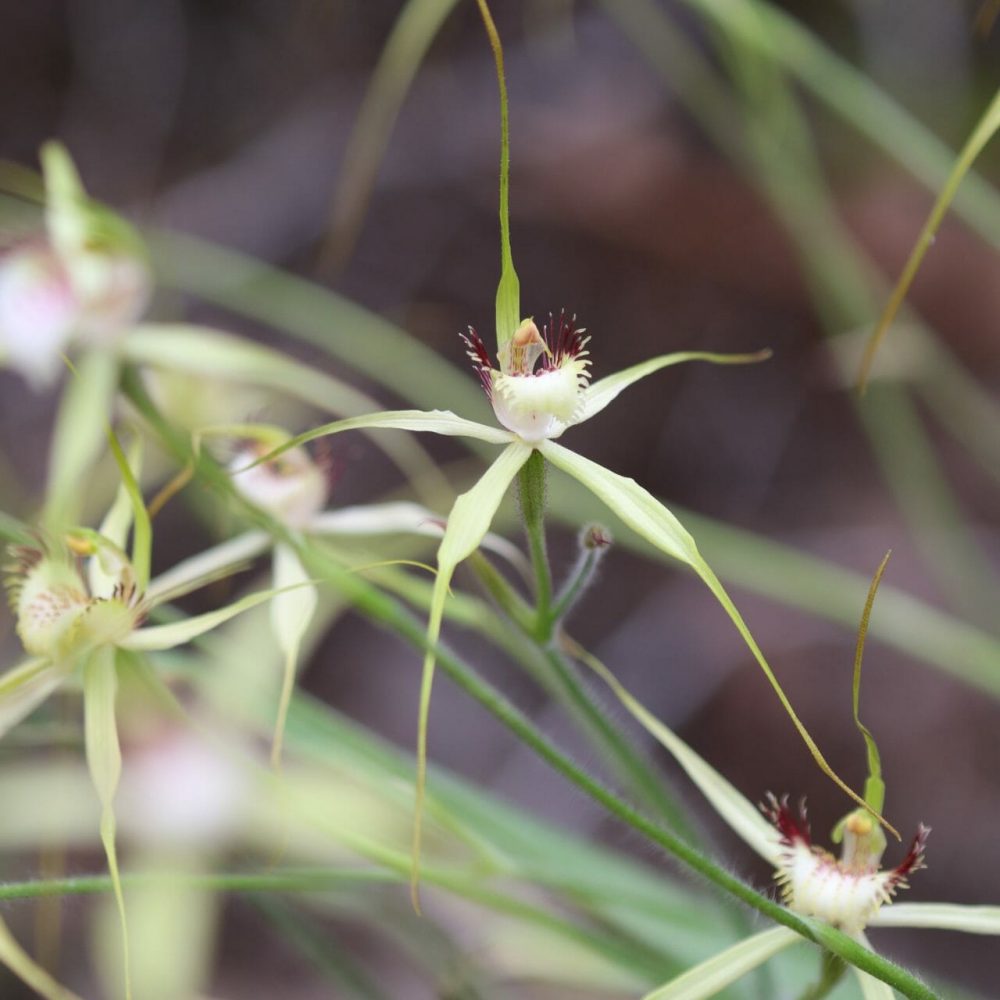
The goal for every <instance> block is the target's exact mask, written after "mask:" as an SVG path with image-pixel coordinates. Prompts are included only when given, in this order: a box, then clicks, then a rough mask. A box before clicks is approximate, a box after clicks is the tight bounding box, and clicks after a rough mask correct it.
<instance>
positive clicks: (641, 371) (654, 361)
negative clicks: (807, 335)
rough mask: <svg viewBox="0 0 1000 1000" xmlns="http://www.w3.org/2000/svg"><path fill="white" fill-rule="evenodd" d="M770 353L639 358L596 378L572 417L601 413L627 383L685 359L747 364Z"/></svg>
mask: <svg viewBox="0 0 1000 1000" xmlns="http://www.w3.org/2000/svg"><path fill="white" fill-rule="evenodd" d="M770 356H771V352H770V351H757V352H755V353H754V354H713V353H711V352H708V351H677V352H676V353H674V354H661V355H660V356H659V357H656V358H650V359H649V360H648V361H642V362H640V363H639V364H637V365H632V367H631V368H625V369H623V370H622V371H620V372H615V373H614V374H613V375H608V376H607V377H606V378H602V379H599V380H598V381H597V382H594V383H593V384H592V385H589V386H588V387H587V389H586V390H585V391H584V393H583V405H582V407H581V409H580V413H579V415H578V416H577V417H576V418H575V419H574V420H573V423H574V424H581V423H583V421H584V420H589V419H590V418H591V417H592V416H594V415H595V414H597V413H600V412H601V410H603V409H604V407H606V406H607V405H608V403H610V402H612V401H613V400H614V399H616V398H617V396H618V395H619V394H620V393H621V392H623V391H624V390H625V389H627V388H628V387H629V386H630V385H633V384H634V383H636V382H638V381H639V380H640V379H643V378H645V377H646V376H647V375H652V374H653V372H658V371H659V370H660V369H661V368H668V367H669V366H670V365H678V364H681V363H682V362H684V361H710V362H711V363H712V364H716V365H746V364H753V363H754V362H756V361H765V360H766V359H767V358H769V357H770Z"/></svg>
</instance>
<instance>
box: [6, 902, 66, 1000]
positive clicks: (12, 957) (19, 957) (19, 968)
mask: <svg viewBox="0 0 1000 1000" xmlns="http://www.w3.org/2000/svg"><path fill="white" fill-rule="evenodd" d="M0 962H3V964H4V965H6V966H7V968H8V969H10V971H11V972H13V973H14V975H15V976H17V977H18V978H19V979H20V980H22V982H24V983H26V984H27V985H28V986H30V987H31V988H32V989H33V990H34V991H35V992H36V993H37V994H38V995H39V996H42V997H45V1000H80V998H79V997H78V996H77V995H76V994H75V993H74V992H72V990H68V989H66V987H65V986H60V985H59V983H57V982H56V981H55V980H54V979H53V978H52V977H51V976H50V975H49V974H48V973H47V972H46V971H45V970H44V969H43V968H42V967H41V966H40V965H38V964H37V963H36V962H35V960H34V959H33V958H32V957H31V956H30V955H29V954H28V953H27V952H26V951H25V950H24V949H23V948H22V947H21V946H20V945H19V944H18V943H17V941H16V940H15V938H14V935H13V934H11V932H10V929H9V928H8V927H7V925H6V924H5V923H4V921H3V920H2V919H0Z"/></svg>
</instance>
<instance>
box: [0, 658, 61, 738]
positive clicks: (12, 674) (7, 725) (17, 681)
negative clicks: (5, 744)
mask: <svg viewBox="0 0 1000 1000" xmlns="http://www.w3.org/2000/svg"><path fill="white" fill-rule="evenodd" d="M72 669H73V665H72V663H69V664H64V663H53V662H52V660H49V659H46V658H43V657H40V658H38V659H34V660H28V661H27V662H25V663H22V664H21V665H20V666H18V667H14V668H13V669H12V670H8V671H7V672H6V673H5V674H3V675H2V676H0V736H3V735H4V734H5V733H6V732H7V731H8V730H10V729H13V728H14V726H16V725H17V724H18V723H19V722H20V721H21V720H22V719H24V718H27V716H29V715H30V714H31V713H32V712H33V711H34V710H35V709H36V708H37V707H38V706H39V705H41V703H42V702H43V701H45V699H46V698H48V696H49V695H50V694H51V693H52V692H53V691H55V689H56V688H57V687H59V685H60V684H62V682H63V681H64V680H65V679H66V678H67V677H68V676H69V674H70V672H71V671H72Z"/></svg>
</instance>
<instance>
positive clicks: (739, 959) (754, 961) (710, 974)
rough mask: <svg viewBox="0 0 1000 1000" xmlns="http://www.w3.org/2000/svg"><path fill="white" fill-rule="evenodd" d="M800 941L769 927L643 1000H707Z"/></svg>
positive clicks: (788, 932) (792, 934)
mask: <svg viewBox="0 0 1000 1000" xmlns="http://www.w3.org/2000/svg"><path fill="white" fill-rule="evenodd" d="M801 940H802V939H801V938H800V937H799V935H798V934H796V933H795V931H793V930H789V929H788V928H787V927H772V928H771V930H769V931H763V932H762V933H760V934H754V935H753V937H748V938H745V939H744V940H742V941H740V942H739V943H738V944H734V945H733V946H732V948H727V949H726V950H725V951H722V952H719V954H718V955H713V956H712V958H710V959H708V960H707V961H704V962H702V963H701V964H700V965H696V966H695V967H694V968H693V969H688V971H687V972H685V973H684V974H683V975H681V976H678V977H677V978H676V979H674V980H672V981H671V982H669V983H667V984H666V985H665V986H661V987H659V989H655V990H653V991H652V993H647V994H646V996H645V997H644V998H643V1000H708V998H709V997H714V996H716V995H717V994H719V993H720V992H721V991H722V990H724V989H725V988H726V987H727V986H729V985H730V984H731V983H735V982H736V980H737V979H740V978H742V977H743V976H745V975H746V974H747V973H748V972H752V971H753V970H754V969H756V968H757V966H759V965H763V964H764V962H766V961H767V960H768V959H769V958H772V957H773V956H774V955H777V954H778V952H779V951H783V950H784V949H785V948H787V947H788V946H789V945H792V944H795V942H796V941H801Z"/></svg>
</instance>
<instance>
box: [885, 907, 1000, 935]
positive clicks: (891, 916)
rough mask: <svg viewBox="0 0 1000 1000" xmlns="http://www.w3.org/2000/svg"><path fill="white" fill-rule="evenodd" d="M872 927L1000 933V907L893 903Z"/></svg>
mask: <svg viewBox="0 0 1000 1000" xmlns="http://www.w3.org/2000/svg"><path fill="white" fill-rule="evenodd" d="M869 924H870V925H871V926H872V927H934V928H937V929H938V930H943V931H965V933H966V934H1000V906H962V905H960V904H959V903H893V904H892V906H883V907H882V908H881V909H880V910H879V911H878V913H876V914H875V916H874V917H872V919H871V920H870V921H869Z"/></svg>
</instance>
